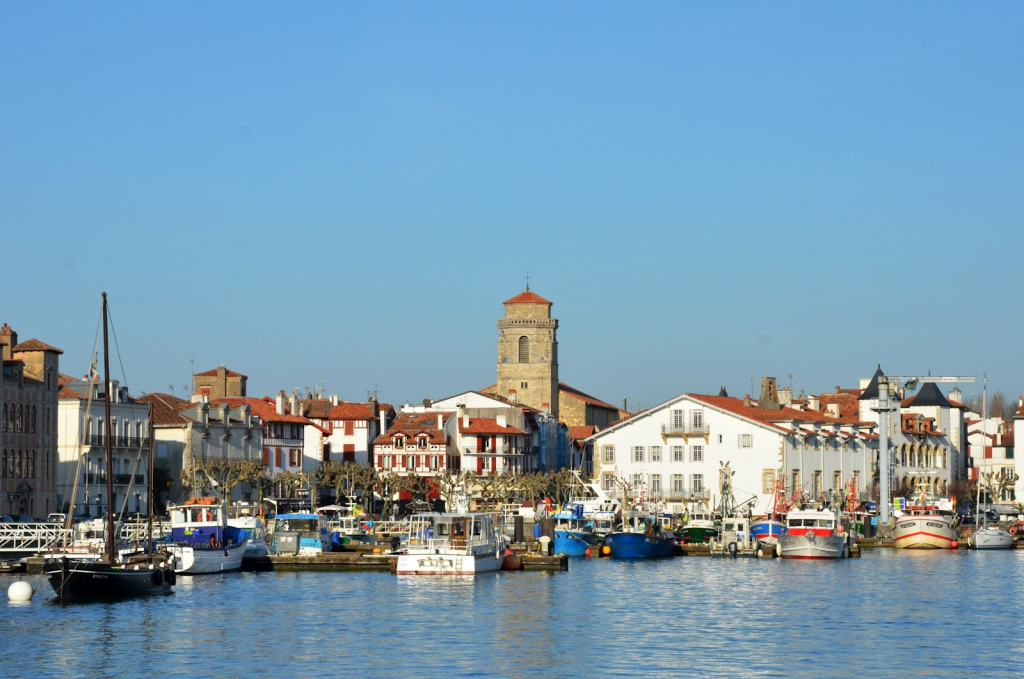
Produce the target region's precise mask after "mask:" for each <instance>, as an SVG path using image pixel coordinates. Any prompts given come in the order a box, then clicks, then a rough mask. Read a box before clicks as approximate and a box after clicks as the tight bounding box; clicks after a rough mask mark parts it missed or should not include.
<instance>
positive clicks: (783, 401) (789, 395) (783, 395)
mask: <svg viewBox="0 0 1024 679" xmlns="http://www.w3.org/2000/svg"><path fill="white" fill-rule="evenodd" d="M779 405H780V406H784V407H786V408H789V407H790V406H792V405H793V390H792V389H790V388H789V387H782V388H781V389H779Z"/></svg>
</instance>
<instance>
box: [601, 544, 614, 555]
mask: <svg viewBox="0 0 1024 679" xmlns="http://www.w3.org/2000/svg"><path fill="white" fill-rule="evenodd" d="M601 553H602V554H604V555H605V556H608V555H609V554H611V553H612V548H611V547H609V546H608V545H605V546H604V547H602V548H601Z"/></svg>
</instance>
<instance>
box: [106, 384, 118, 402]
mask: <svg viewBox="0 0 1024 679" xmlns="http://www.w3.org/2000/svg"><path fill="white" fill-rule="evenodd" d="M117 386H118V385H117V380H110V384H108V385H107V400H108V401H110V402H111V403H117V400H118V399H117V396H118V394H119V393H120V391H119V390H118V388H117Z"/></svg>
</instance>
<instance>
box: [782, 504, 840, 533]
mask: <svg viewBox="0 0 1024 679" xmlns="http://www.w3.org/2000/svg"><path fill="white" fill-rule="evenodd" d="M786 530H787V532H789V533H790V534H791V535H805V534H807V533H814V534H815V535H834V534H835V530H836V515H835V514H833V513H832V512H827V511H813V510H794V511H792V512H790V513H789V514H787V515H786Z"/></svg>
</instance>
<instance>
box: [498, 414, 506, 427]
mask: <svg viewBox="0 0 1024 679" xmlns="http://www.w3.org/2000/svg"><path fill="white" fill-rule="evenodd" d="M497 419H498V426H499V427H501V428H502V429H504V428H505V427H507V426H508V417H507V416H506V415H498V418H497Z"/></svg>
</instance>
